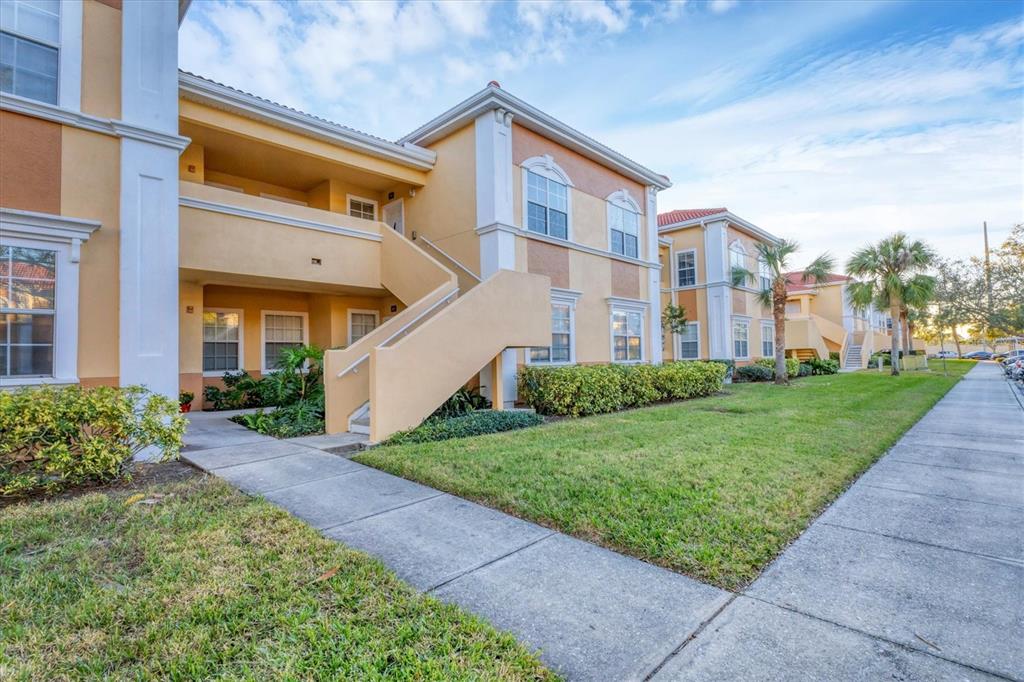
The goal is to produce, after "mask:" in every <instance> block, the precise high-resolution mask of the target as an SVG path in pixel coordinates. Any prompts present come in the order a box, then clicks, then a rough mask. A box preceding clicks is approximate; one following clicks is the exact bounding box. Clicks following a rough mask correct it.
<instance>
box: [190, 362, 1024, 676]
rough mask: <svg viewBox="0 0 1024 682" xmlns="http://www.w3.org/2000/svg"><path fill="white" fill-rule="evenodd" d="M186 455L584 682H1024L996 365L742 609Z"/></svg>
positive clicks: (539, 533)
mask: <svg viewBox="0 0 1024 682" xmlns="http://www.w3.org/2000/svg"><path fill="white" fill-rule="evenodd" d="M237 435H238V437H242V435H243V434H241V433H238V434H237ZM206 438H208V434H204V439H206ZM207 442H208V443H209V442H211V441H209V440H207ZM184 456H185V458H186V459H188V460H189V461H191V462H192V463H193V464H195V465H197V466H199V467H201V468H204V469H207V470H209V471H211V472H212V473H214V474H216V475H218V476H220V477H222V478H224V479H226V480H228V481H230V482H231V483H233V484H235V485H237V486H238V487H239V488H241V489H242V490H244V491H246V492H249V493H253V494H261V495H263V496H264V497H266V498H267V499H268V500H270V501H272V502H274V503H276V504H278V505H280V506H281V507H283V508H285V509H287V510H288V511H290V512H291V513H293V514H295V515H296V516H298V517H299V518H302V519H304V520H306V521H307V522H308V523H310V524H311V525H313V526H314V527H316V528H318V529H320V530H321V531H322V532H324V533H325V534H326V535H327V536H329V537H332V538H335V539H338V540H340V541H342V542H344V543H345V544H347V545H349V546H352V547H356V548H359V549H362V550H365V551H367V552H368V553H370V554H373V555H375V556H377V557H379V558H380V559H381V560H382V561H384V563H386V564H387V565H388V566H390V567H391V568H392V569H393V570H394V571H395V572H396V573H397V574H398V575H399V576H400V577H402V578H403V579H405V580H406V581H408V582H410V583H411V584H413V585H415V586H416V587H418V588H420V589H422V590H424V591H428V592H431V593H433V594H435V595H436V596H438V597H439V598H441V599H444V600H447V601H451V602H454V603H457V604H459V605H460V606H462V607H463V608H465V609H466V610H468V611H471V612H474V613H477V614H479V615H481V616H483V617H485V618H487V619H488V620H489V621H491V622H492V623H493V624H495V625H496V626H497V627H499V628H502V629H506V630H509V631H510V632H512V633H513V634H515V635H516V636H517V637H518V638H519V639H520V640H521V641H523V642H525V643H527V644H529V645H531V646H534V647H536V648H538V649H540V650H541V651H542V659H543V660H544V661H545V662H546V663H547V664H548V665H549V666H551V667H552V668H553V669H554V670H556V671H558V672H560V673H561V674H563V675H565V676H566V677H567V678H569V679H592V680H633V679H636V680H642V679H655V680H684V679H685V680H714V679H721V680H735V679H779V680H790V679H835V680H838V679H851V680H853V679H857V680H862V679H900V680H913V679H928V680H933V679H956V680H962V679H1000V678H1002V679H1024V654H1022V651H1024V648H1022V646H1020V645H1021V643H1022V642H1024V607H1022V604H1024V549H1022V530H1021V529H1022V527H1024V410H1022V409H1021V406H1020V405H1019V404H1018V403H1017V400H1016V398H1015V397H1014V395H1013V393H1012V391H1011V390H1010V387H1009V386H1008V385H1007V383H1006V382H1005V381H1004V380H1003V379H1002V376H1001V373H1000V371H999V369H998V368H997V367H996V366H995V365H994V364H981V365H979V366H978V367H977V368H975V369H974V370H972V371H971V372H970V373H969V374H968V375H967V377H965V379H964V380H962V381H961V382H960V383H958V384H957V386H955V387H954V388H953V389H952V390H951V391H950V392H949V393H948V394H947V395H946V397H944V398H943V399H942V400H941V401H940V402H939V403H938V404H937V405H936V406H935V407H934V408H933V409H932V410H931V412H929V413H928V414H927V415H926V416H925V417H924V418H923V419H922V420H921V421H920V422H919V423H918V424H917V425H916V426H914V427H913V428H912V429H911V430H910V431H908V432H907V434H906V435H905V436H904V437H903V438H902V439H901V440H900V442H899V443H898V444H897V445H896V446H895V447H894V448H893V449H892V450H891V451H890V452H889V453H888V454H887V455H885V456H884V457H883V458H882V459H881V460H880V461H879V462H878V463H877V464H876V465H875V466H874V467H872V468H871V469H870V470H869V471H868V472H867V473H866V474H865V475H864V476H863V477H861V479H860V480H858V481H857V483H855V484H854V485H853V486H851V488H850V489H849V490H848V491H847V492H846V493H845V494H844V495H843V496H842V497H840V498H839V500H837V502H836V503H835V504H834V505H833V506H832V507H831V508H830V509H828V510H827V511H826V512H825V513H824V514H823V515H822V516H821V517H820V518H819V519H818V520H817V521H815V522H814V523H813V524H812V525H811V526H810V528H808V530H807V531H806V532H805V533H804V535H802V536H801V537H800V538H799V539H798V540H797V541H796V542H795V543H794V544H793V546H792V547H790V548H789V549H788V550H787V551H786V552H785V553H784V554H783V555H782V556H781V557H780V558H779V559H778V560H777V561H776V562H775V563H774V564H772V565H771V566H770V567H769V568H768V569H767V570H766V571H765V573H764V574H763V575H762V576H761V577H760V578H759V579H758V580H757V581H755V582H754V583H753V584H752V585H751V586H750V587H749V588H748V589H747V590H745V591H744V592H742V593H740V594H733V593H729V592H725V591H723V590H720V589H718V588H715V587H711V586H708V585H704V584H702V583H699V582H697V581H694V580H692V579H690V578H687V577H686V576H682V575H679V574H677V573H673V572H671V571H667V570H665V569H662V568H659V567H656V566H652V565H650V564H647V563H644V562H642V561H638V560H636V559H632V558H630V557H626V556H623V555H620V554H617V553H615V552H612V551H609V550H606V549H603V548H600V547H597V546H595V545H591V544H589V543H586V542H582V541H580V540H576V539H574V538H570V537H568V536H565V535H562V534H560V533H555V532H552V531H550V530H548V529H546V528H542V527H540V526H537V525H535V524H531V523H528V522H526V521H522V520H520V519H517V518H515V517H512V516H508V515H506V514H502V513H501V512H497V511H495V510H492V509H488V508H485V507H481V506H480V505H477V504H473V503H471V502H468V501H466V500H462V499H460V498H457V497H454V496H452V495H448V494H446V493H442V492H440V491H437V490H434V489H432V488H428V487H426V486H422V485H420V484H417V483H413V482H411V481H406V480H404V479H401V478H397V477H395V476H391V475H390V474H386V473H383V472H380V471H377V470H375V469H371V468H368V467H365V466H362V465H360V464H357V463H355V462H351V461H349V460H347V459H345V458H343V457H338V456H336V455H332V454H327V453H325V452H322V451H321V450H319V449H316V448H314V447H310V446H308V445H304V444H301V443H296V442H291V441H264V440H247V441H246V442H242V443H239V444H232V445H226V446H223V447H213V448H211V447H206V448H202V446H201V445H200V447H198V448H196V447H193V448H192V449H191V451H189V452H187V453H186V454H185V455H184Z"/></svg>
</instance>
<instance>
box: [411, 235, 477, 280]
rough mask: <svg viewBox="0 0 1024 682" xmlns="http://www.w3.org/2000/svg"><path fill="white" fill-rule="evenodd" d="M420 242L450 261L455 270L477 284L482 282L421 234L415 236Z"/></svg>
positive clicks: (473, 273)
mask: <svg viewBox="0 0 1024 682" xmlns="http://www.w3.org/2000/svg"><path fill="white" fill-rule="evenodd" d="M420 240H422V241H424V242H426V244H427V246H429V247H430V248H432V249H434V250H435V251H437V252H438V253H439V254H441V255H442V256H444V257H445V258H447V259H448V260H450V261H451V262H452V263H455V266H456V267H457V268H459V269H460V270H462V271H463V272H464V273H466V274H467V275H469V276H470V277H472V278H473V279H475V280H476V281H477V282H482V281H483V280H482V279H480V277H479V276H478V275H477V274H476V273H475V272H473V271H472V270H470V269H469V268H467V267H466V266H465V265H463V264H462V263H460V262H459V261H458V259H456V258H453V257H452V256H451V255H449V254H448V252H446V251H445V250H444V249H442V248H441V247H440V246H438V245H437V244H435V243H434V242H432V241H430V240H429V239H427V238H426V237H424V236H423V235H421V234H417V235H416V241H420Z"/></svg>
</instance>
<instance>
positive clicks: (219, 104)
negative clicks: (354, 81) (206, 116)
mask: <svg viewBox="0 0 1024 682" xmlns="http://www.w3.org/2000/svg"><path fill="white" fill-rule="evenodd" d="M178 91H179V93H180V95H181V96H182V97H184V98H185V99H187V100H189V101H193V102H198V103H199V104H205V105H208V106H212V107H216V108H218V109H223V110H225V111H230V112H232V113H236V114H239V115H241V116H245V117H246V118H251V119H254V120H258V121H262V122H264V123H268V124H270V125H273V126H276V127H278V128H284V129H286V130H290V131H292V132H296V133H299V134H300V135H306V136H309V137H314V138H317V139H320V140H323V141H325V142H328V143H330V144H335V145H337V146H339V147H344V148H345V149H350V150H352V151H357V152H361V153H363V154H366V155H368V156H373V157H375V158H379V159H384V160H387V161H393V162H395V163H398V164H401V165H403V166H407V167H409V168H414V169H416V170H431V169H432V168H433V167H434V162H435V161H436V160H437V153H436V152H434V151H431V150H430V149H424V148H422V147H419V146H417V145H413V144H396V143H394V142H388V141H387V140H380V139H377V138H375V137H373V136H371V135H367V134H365V133H360V132H359V131H356V130H350V129H347V128H344V127H342V126H339V125H337V124H332V123H330V122H328V121H324V120H322V119H318V118H316V117H314V116H310V115H309V114H304V113H302V112H299V111H295V110H293V109H289V108H288V107H284V106H281V105H278V104H274V103H273V102H268V101H266V100H263V99H260V98H258V97H254V96H253V95H249V94H247V93H244V92H240V91H238V90H235V89H233V88H229V87H227V86H224V85H221V84H219V83H214V82H213V81H209V80H206V79H205V78H200V77H199V76H194V75H192V74H190V73H184V72H179V73H178Z"/></svg>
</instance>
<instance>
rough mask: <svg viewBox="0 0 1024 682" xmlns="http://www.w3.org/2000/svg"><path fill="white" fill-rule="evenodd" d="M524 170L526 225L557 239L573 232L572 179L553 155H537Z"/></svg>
mask: <svg viewBox="0 0 1024 682" xmlns="http://www.w3.org/2000/svg"><path fill="white" fill-rule="evenodd" d="M521 165H522V168H523V226H524V227H525V228H526V229H527V230H529V231H530V232H536V233H538V234H545V235H548V236H549V237H557V238H558V239H569V235H570V234H571V233H572V230H571V226H572V197H571V196H570V194H569V188H570V187H572V186H573V185H572V180H570V179H569V175H568V174H567V173H566V172H565V171H564V170H562V168H561V167H560V166H559V165H558V164H557V163H555V160H554V159H553V158H552V157H551V155H550V154H545V155H543V156H534V157H531V158H529V159H526V160H525V161H523V163H522V164H521Z"/></svg>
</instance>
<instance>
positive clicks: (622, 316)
mask: <svg viewBox="0 0 1024 682" xmlns="http://www.w3.org/2000/svg"><path fill="white" fill-rule="evenodd" d="M643 330H644V315H643V313H641V312H637V311H632V310H613V311H612V360H614V361H615V362H639V361H641V360H643V344H644V340H643Z"/></svg>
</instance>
